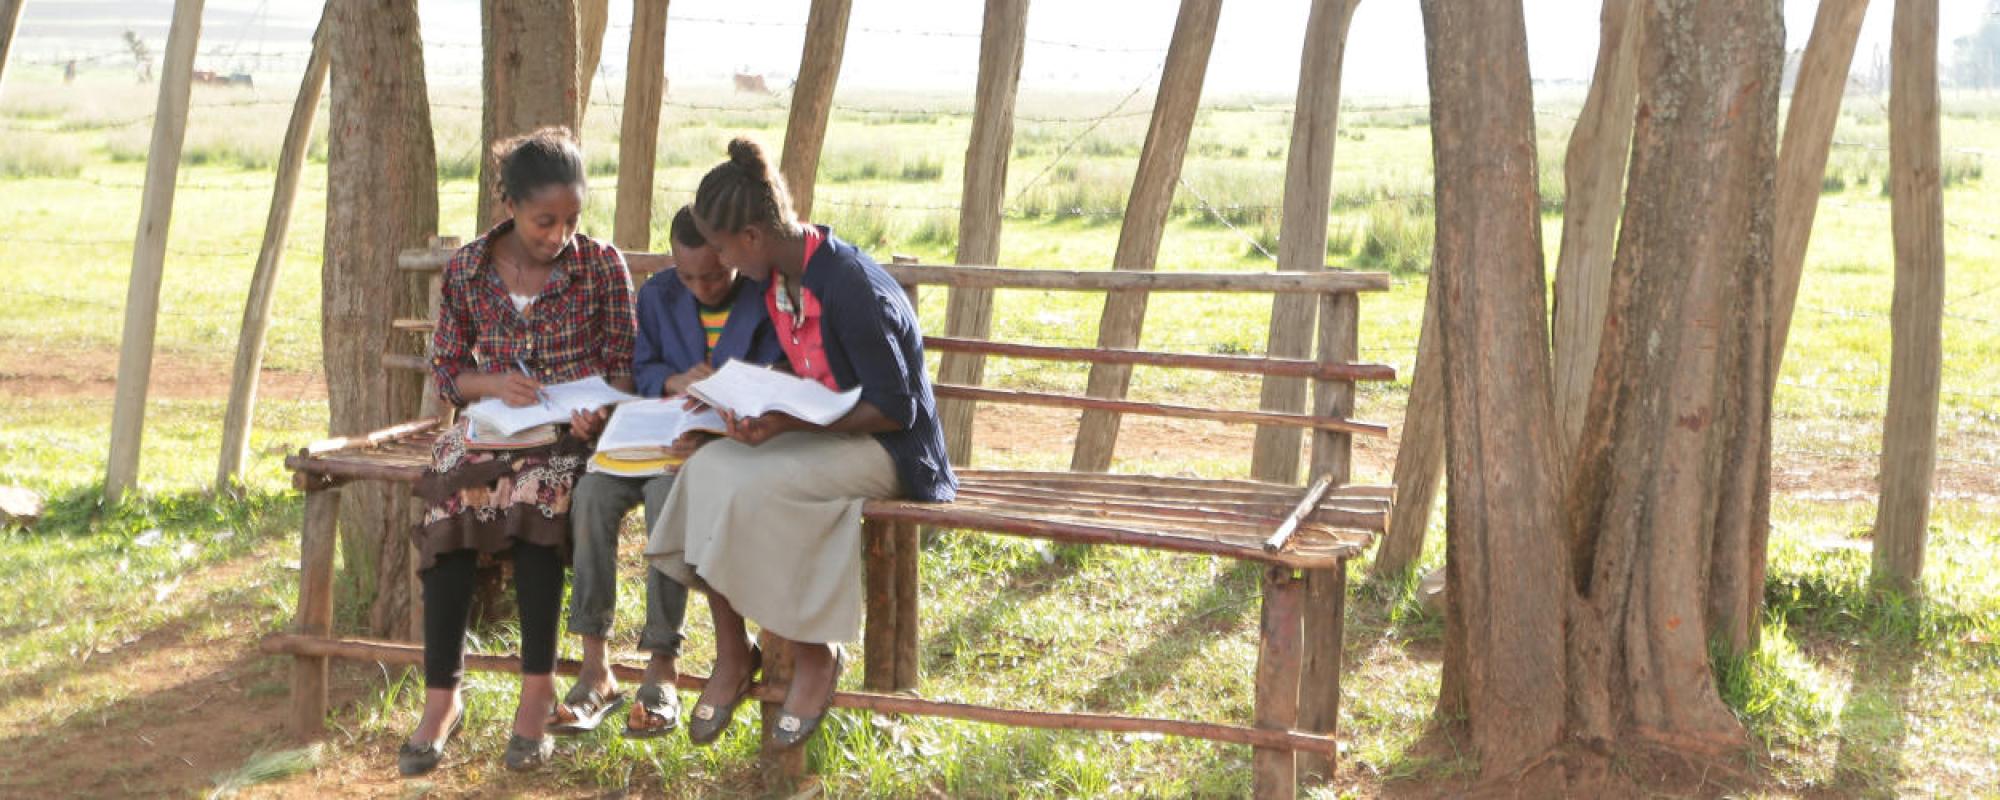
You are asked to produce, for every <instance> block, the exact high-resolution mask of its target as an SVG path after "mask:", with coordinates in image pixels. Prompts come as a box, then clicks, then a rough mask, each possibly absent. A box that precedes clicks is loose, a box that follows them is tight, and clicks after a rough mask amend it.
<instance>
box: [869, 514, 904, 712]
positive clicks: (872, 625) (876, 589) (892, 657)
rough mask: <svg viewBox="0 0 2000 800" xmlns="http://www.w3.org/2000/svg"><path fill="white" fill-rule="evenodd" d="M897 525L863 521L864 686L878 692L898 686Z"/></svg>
mask: <svg viewBox="0 0 2000 800" xmlns="http://www.w3.org/2000/svg"><path fill="white" fill-rule="evenodd" d="M895 530H896V526H895V525H893V524H891V523H888V522H877V521H875V520H870V519H863V520H862V521H861V542H862V548H863V550H862V552H863V553H864V554H865V556H866V557H865V558H863V559H862V560H861V574H862V584H863V590H862V591H863V595H864V596H865V597H866V598H867V605H868V607H867V613H866V614H864V615H863V616H862V624H863V626H864V630H863V633H862V639H861V660H862V675H861V682H862V685H863V686H865V687H867V688H869V689H872V690H875V691H889V690H892V689H895V688H896V622H897V619H898V617H897V613H896V536H895Z"/></svg>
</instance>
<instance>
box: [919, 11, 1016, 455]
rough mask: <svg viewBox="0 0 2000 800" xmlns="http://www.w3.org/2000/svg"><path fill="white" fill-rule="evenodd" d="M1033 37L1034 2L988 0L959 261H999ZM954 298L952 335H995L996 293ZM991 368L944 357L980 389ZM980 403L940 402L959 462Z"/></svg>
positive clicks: (948, 442) (945, 375) (943, 371)
mask: <svg viewBox="0 0 2000 800" xmlns="http://www.w3.org/2000/svg"><path fill="white" fill-rule="evenodd" d="M1027 40H1028V0H986V19H985V22H984V24H983V25H982V27H981V28H980V33H979V85H978V91H977V92H976V100H975V101H974V104H973V108H972V139H971V141H970V142H969V143H967V144H966V146H965V188H964V197H963V199H962V200H961V201H960V203H959V212H958V260H957V263H959V264H970V265H974V266H996V265H998V264H999V263H1000V217H1001V212H1002V210H1003V209H1002V206H1003V205H1005V204H1006V202H1007V161H1008V157H1009V156H1010V155H1012V153H1013V149H1014V144H1013V142H1014V97H1015V94H1016V93H1017V90H1019V89H1020V86H1021V59H1022V52H1023V48H1024V47H1025V45H1026V44H1027ZM949 298H950V299H949V300H947V301H946V309H945V315H944V327H945V331H946V332H947V333H948V334H950V335H952V336H959V337H966V338H973V339H984V338H986V337H987V335H989V334H990V333H991V332H992V329H993V290H991V289H973V288H956V287H954V288H953V289H951V291H950V295H949ZM985 372H986V358H985V356H981V355H978V354H975V353H945V354H944V357H943V358H942V359H941V360H940V361H939V362H938V382H940V383H950V384H957V385H959V386H978V385H979V384H980V383H981V382H982V381H983V380H984V378H985ZM977 408H978V405H977V404H976V403H974V402H973V401H971V400H957V399H948V400H941V401H940V402H939V403H938V418H939V421H940V422H941V423H942V426H943V428H944V442H945V450H946V451H947V452H949V453H950V454H951V457H952V463H954V464H957V465H959V466H970V465H971V464H972V417H973V412H974V411H975V410H977Z"/></svg>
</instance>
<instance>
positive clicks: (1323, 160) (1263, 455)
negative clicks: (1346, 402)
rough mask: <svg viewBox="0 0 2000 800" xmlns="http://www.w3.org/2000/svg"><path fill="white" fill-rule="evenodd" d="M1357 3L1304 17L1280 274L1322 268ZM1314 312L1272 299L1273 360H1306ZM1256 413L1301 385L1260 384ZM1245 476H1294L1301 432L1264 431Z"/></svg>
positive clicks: (1293, 405) (1302, 302)
mask: <svg viewBox="0 0 2000 800" xmlns="http://www.w3.org/2000/svg"><path fill="white" fill-rule="evenodd" d="M1358 5H1360V0H1313V4H1312V13H1311V15H1310V16H1308V17H1307V18H1306V37H1305V53H1304V55H1302V56H1300V58H1299V64H1300V66H1299V94H1298V107H1297V109H1296V111H1295V113H1294V115H1293V117H1292V144H1291V148H1290V150H1289V151H1287V153H1286V156H1285V216H1284V218H1283V219H1282V220H1281V221H1280V222H1279V228H1278V269H1280V270H1287V271H1293V272H1311V271H1317V270H1321V269H1324V268H1325V264H1326V215H1327V211H1328V209H1329V208H1330V207H1331V204H1332V192H1333V148H1334V141H1335V139H1336V138H1338V137H1336V136H1335V135H1334V134H1335V133H1336V132H1337V131H1338V130H1339V127H1340V68H1341V61H1342V59H1343V57H1344V56H1345V54H1346V51H1347V30H1348V27H1349V24H1350V23H1352V22H1353V21H1354V7H1355V6H1358ZM1318 310H1319V309H1317V308H1315V307H1314V303H1313V299H1312V298H1311V297H1307V296H1303V295H1279V296H1278V297H1276V298H1273V299H1272V301H1271V332H1270V338H1269V339H1268V341H1269V343H1270V345H1269V347H1268V348H1267V352H1268V353H1269V354H1270V355H1272V356H1277V357H1285V358H1305V357H1308V356H1310V355H1312V344H1313V320H1314V317H1315V315H1316V314H1317V312H1318ZM1260 403H1261V404H1260V405H1259V408H1262V409H1264V410H1265V411H1287V412H1298V411H1303V410H1305V407H1306V382H1305V381H1302V380H1298V379H1295V378H1265V379H1264V385H1263V397H1262V400H1261V401H1260ZM1250 475H1251V477H1254V478H1257V479H1258V480H1265V481H1271V482H1273V483H1291V482H1293V481H1296V480H1298V477H1299V432H1298V431H1297V430H1295V429H1292V428H1280V427H1272V426H1262V427H1259V428H1258V429H1257V439H1256V443H1255V444H1254V445H1253V446H1252V448H1251V452H1250Z"/></svg>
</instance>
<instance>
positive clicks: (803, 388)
mask: <svg viewBox="0 0 2000 800" xmlns="http://www.w3.org/2000/svg"><path fill="white" fill-rule="evenodd" d="M688 394H691V395H694V396H695V397H697V398H699V399H700V400H701V401H702V402H704V403H707V404H709V405H711V406H714V407H716V408H719V409H722V410H724V411H727V412H729V413H731V414H734V415H736V416H739V417H755V416H758V415H760V414H765V413H768V412H772V411H783V412H785V413H787V414H790V415H792V416H794V417H797V418H799V419H801V420H804V421H806V422H810V423H812V424H814V425H831V424H833V423H834V422H836V421H838V420H839V419H840V418H841V417H844V416H847V412H849V411H852V410H854V404H855V403H857V402H860V401H861V388H860V387H858V386H857V387H855V388H853V389H849V390H847V391H845V392H836V391H833V390H832V389H828V388H826V386H825V385H823V384H821V383H820V382H818V381H814V380H808V379H805V378H799V377H795V376H792V375H786V374H785V373H782V372H779V371H777V370H774V369H770V368H768V367H759V366H754V365H751V364H746V363H744V362H741V361H733V360H732V361H730V362H729V363H727V364H724V365H722V369H718V370H716V371H715V374H714V375H710V376H708V377H706V378H703V379H701V380H699V381H696V382H695V384H694V385H693V386H689V387H688Z"/></svg>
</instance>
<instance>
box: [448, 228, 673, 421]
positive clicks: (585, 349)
mask: <svg viewBox="0 0 2000 800" xmlns="http://www.w3.org/2000/svg"><path fill="white" fill-rule="evenodd" d="M513 225H514V222H513V220H508V221H506V222H502V223H500V224H499V225H497V226H495V227H494V228H493V230H491V231H488V232H487V234H486V235H485V236H481V237H479V238H478V239H476V240H474V241H473V242H472V243H471V244H467V245H466V246H464V247H461V248H459V249H458V252H456V253H453V254H452V257H451V262H450V263H448V264H446V265H445V269H444V287H443V300H442V302H441V304H440V306H439V308H438V319H437V328H436V329H435V330H434V331H433V333H432V335H431V343H432V355H431V371H432V372H433V374H435V375H436V376H437V383H438V390H439V392H440V393H442V394H443V395H444V398H445V399H446V400H449V401H451V403H452V404H453V405H460V406H462V405H465V399H464V398H462V397H460V396H459V394H458V376H459V374H460V373H462V372H465V371H467V370H471V371H475V372H509V371H519V368H518V367H517V366H516V364H517V363H518V364H522V365H525V366H526V367H527V368H528V371H529V372H530V373H532V374H533V375H534V377H535V379H536V380H538V381H541V382H543V383H560V382H563V381H573V380H577V379H579V378H587V377H590V376H592V375H602V376H604V378H605V379H606V380H612V379H616V378H629V377H631V375H632V347H633V341H634V339H635V338H636V337H637V332H638V325H639V323H638V318H637V316H635V315H634V313H633V308H632V273H631V272H629V271H628V270H626V268H625V257H624V256H621V255H619V254H618V250H617V249H616V248H613V247H612V246H611V245H608V244H605V243H603V242H599V241H597V240H595V239H592V238H590V237H588V236H585V235H583V234H581V233H579V234H577V235H576V237H575V239H574V240H573V241H572V242H571V243H570V246H569V247H567V248H564V249H563V252H562V254H561V255H558V256H556V268H555V271H554V272H552V273H550V274H549V281H548V283H547V284H546V285H544V286H543V287H542V292H541V294H539V295H537V296H536V297H535V302H534V303H533V304H532V305H530V306H528V310H527V311H526V312H525V313H523V312H520V311H516V310H515V309H514V304H513V302H512V301H510V300H509V299H508V297H507V285H506V283H505V282H504V281H502V280H501V279H500V273H499V272H498V270H497V269H496V268H495V267H494V265H493V260H492V258H491V257H490V256H489V255H488V253H487V246H488V244H489V243H491V242H492V241H494V240H495V239H497V238H499V237H500V235H501V234H503V233H506V232H507V231H509V230H511V229H512V228H513Z"/></svg>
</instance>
